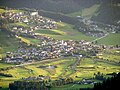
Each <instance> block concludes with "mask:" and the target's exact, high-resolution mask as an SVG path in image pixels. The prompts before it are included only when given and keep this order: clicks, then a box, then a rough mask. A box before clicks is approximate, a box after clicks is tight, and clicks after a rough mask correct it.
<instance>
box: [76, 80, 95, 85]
mask: <svg viewBox="0 0 120 90" xmlns="http://www.w3.org/2000/svg"><path fill="white" fill-rule="evenodd" d="M95 83H97V82H95V81H93V80H90V79H82V80H81V81H79V82H77V83H76V84H82V85H86V84H92V85H94V84H95Z"/></svg>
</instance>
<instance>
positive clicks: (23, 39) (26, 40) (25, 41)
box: [16, 36, 31, 45]
mask: <svg viewBox="0 0 120 90" xmlns="http://www.w3.org/2000/svg"><path fill="white" fill-rule="evenodd" d="M16 38H19V39H20V40H21V41H22V42H24V43H26V44H27V45H30V44H31V42H30V41H29V40H28V39H26V38H24V37H20V36H17V37H16Z"/></svg>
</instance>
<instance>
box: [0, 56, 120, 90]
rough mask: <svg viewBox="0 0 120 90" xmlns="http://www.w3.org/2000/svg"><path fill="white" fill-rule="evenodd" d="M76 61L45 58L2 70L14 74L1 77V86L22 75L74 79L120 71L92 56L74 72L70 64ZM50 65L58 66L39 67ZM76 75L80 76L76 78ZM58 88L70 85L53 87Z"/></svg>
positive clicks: (74, 86)
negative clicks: (37, 61)
mask: <svg viewBox="0 0 120 90" xmlns="http://www.w3.org/2000/svg"><path fill="white" fill-rule="evenodd" d="M74 62H75V59H74V58H72V57H68V58H65V59H55V61H54V60H45V61H41V62H39V63H34V64H31V65H26V66H24V67H16V68H14V69H10V70H7V71H2V73H6V74H12V75H13V77H11V78H7V77H0V78H1V79H0V86H2V87H8V83H10V82H13V81H15V80H19V79H21V78H22V77H29V76H38V75H45V76H50V77H51V79H53V80H55V79H58V78H59V77H66V76H67V77H72V78H73V79H74V80H82V79H83V78H92V77H94V73H97V72H101V73H103V74H104V75H105V74H107V73H112V72H120V67H119V66H116V65H112V64H108V63H105V62H98V61H97V62H95V61H94V60H93V59H92V58H84V59H82V60H81V62H80V64H79V65H77V66H76V68H75V70H76V72H75V73H72V72H73V70H72V69H70V68H69V66H70V65H73V64H74ZM49 65H53V66H57V67H56V68H54V69H49V68H38V67H39V66H49ZM0 66H1V67H2V66H4V67H10V66H12V65H11V64H10V65H9V64H4V63H3V64H2V63H0ZM31 70H32V71H31ZM76 76H78V77H77V78H76ZM72 85H73V84H72ZM72 85H71V86H70V87H71V88H77V87H84V86H81V85H77V84H75V85H73V86H72ZM89 86H90V87H91V85H88V87H89ZM65 87H66V88H65ZM85 87H86V86H85ZM57 88H60V89H62V90H66V89H67V88H68V87H67V86H66V85H65V86H61V87H55V88H53V90H56V89H57Z"/></svg>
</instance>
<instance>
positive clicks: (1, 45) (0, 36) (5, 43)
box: [0, 29, 19, 57]
mask: <svg viewBox="0 0 120 90" xmlns="http://www.w3.org/2000/svg"><path fill="white" fill-rule="evenodd" d="M18 44H19V40H18V39H16V37H15V36H12V34H11V33H10V32H8V31H6V30H3V29H2V30H1V29H0V57H1V56H4V55H5V52H9V51H14V50H16V49H17V47H18Z"/></svg>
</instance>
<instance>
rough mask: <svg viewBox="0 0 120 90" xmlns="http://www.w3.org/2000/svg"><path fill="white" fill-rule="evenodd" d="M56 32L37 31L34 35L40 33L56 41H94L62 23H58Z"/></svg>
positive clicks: (92, 38)
mask: <svg viewBox="0 0 120 90" xmlns="http://www.w3.org/2000/svg"><path fill="white" fill-rule="evenodd" d="M57 24H58V29H57V30H37V31H35V32H36V33H40V34H43V35H46V36H50V37H52V38H54V39H58V40H88V41H91V40H94V39H95V38H94V37H90V36H86V35H84V34H83V33H81V32H79V31H78V30H75V29H73V26H72V25H70V24H66V23H63V22H58V23H57Z"/></svg>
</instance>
